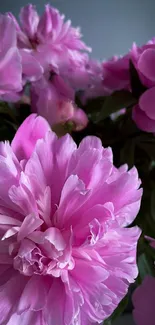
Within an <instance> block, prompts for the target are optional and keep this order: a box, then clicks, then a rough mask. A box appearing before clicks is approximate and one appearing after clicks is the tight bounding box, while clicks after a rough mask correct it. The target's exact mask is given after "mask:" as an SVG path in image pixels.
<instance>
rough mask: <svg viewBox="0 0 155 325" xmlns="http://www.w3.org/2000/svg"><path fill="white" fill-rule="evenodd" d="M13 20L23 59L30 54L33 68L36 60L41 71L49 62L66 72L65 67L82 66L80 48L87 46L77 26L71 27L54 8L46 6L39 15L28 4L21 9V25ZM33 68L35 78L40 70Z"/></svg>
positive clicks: (81, 51)
mask: <svg viewBox="0 0 155 325" xmlns="http://www.w3.org/2000/svg"><path fill="white" fill-rule="evenodd" d="M10 15H11V14H10ZM11 16H12V15H11ZM12 17H13V16H12ZM13 19H14V22H15V25H16V29H17V37H18V47H19V49H21V50H22V54H23V60H24V59H25V61H26V62H27V60H28V56H29V61H30V64H31V66H32V67H33V66H34V65H35V63H36V62H38V64H39V65H40V66H41V67H42V68H43V69H44V70H46V69H47V70H48V66H49V64H52V65H53V66H55V68H57V69H58V70H59V71H61V72H65V71H66V70H67V71H68V67H72V69H73V68H74V69H75V68H79V69H80V68H81V66H82V65H85V60H86V54H85V53H83V50H84V51H85V50H86V51H89V50H90V49H89V48H88V47H87V46H86V45H85V44H84V42H82V40H81V34H80V30H79V28H73V27H71V21H67V22H64V15H60V13H59V11H58V10H57V9H55V8H53V7H51V6H50V5H46V6H45V11H44V13H43V15H42V16H41V17H39V16H38V13H37V11H36V9H35V6H33V5H32V4H30V5H27V6H26V7H24V8H22V9H21V12H20V22H21V27H20V26H19V24H18V22H17V21H16V19H15V18H14V17H13ZM25 53H26V54H25ZM24 55H26V58H24ZM32 60H33V61H35V62H32ZM25 68H26V64H25ZM35 68H36V73H35V71H34V75H33V77H34V78H35V76H36V75H38V73H39V67H37V66H36V65H35ZM74 69H73V70H74ZM36 79H37V78H36Z"/></svg>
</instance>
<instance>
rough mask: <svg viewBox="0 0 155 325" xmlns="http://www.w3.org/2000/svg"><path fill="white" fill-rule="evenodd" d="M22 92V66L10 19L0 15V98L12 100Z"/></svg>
mask: <svg viewBox="0 0 155 325" xmlns="http://www.w3.org/2000/svg"><path fill="white" fill-rule="evenodd" d="M21 90H22V66H21V58H20V55H19V51H18V49H17V46H16V29H15V26H14V23H13V21H12V19H11V18H9V17H7V16H4V15H0V98H1V99H3V98H5V100H7V99H8V98H9V99H10V100H14V98H15V96H16V95H15V94H16V92H19V91H21Z"/></svg>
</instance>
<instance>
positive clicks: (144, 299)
mask: <svg viewBox="0 0 155 325" xmlns="http://www.w3.org/2000/svg"><path fill="white" fill-rule="evenodd" d="M154 302H155V278H153V277H151V276H146V277H145V279H144V281H143V283H142V284H141V285H140V286H139V287H138V288H137V289H136V290H135V292H134V294H133V305H134V311H133V317H134V320H135V322H136V325H148V324H149V325H154V324H155V312H154Z"/></svg>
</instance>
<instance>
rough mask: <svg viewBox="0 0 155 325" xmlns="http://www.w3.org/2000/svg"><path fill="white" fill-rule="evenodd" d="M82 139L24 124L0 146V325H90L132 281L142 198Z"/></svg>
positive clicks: (132, 174)
mask: <svg viewBox="0 0 155 325" xmlns="http://www.w3.org/2000/svg"><path fill="white" fill-rule="evenodd" d="M139 187H140V180H139V177H138V173H137V170H136V168H135V167H134V168H132V169H131V170H129V171H128V168H127V166H126V165H125V166H122V167H120V168H119V169H117V168H115V167H114V165H113V155H112V151H111V149H110V148H103V147H102V143H101V140H100V139H98V138H96V137H93V136H90V137H86V138H85V139H83V140H82V142H81V143H80V145H79V147H77V146H76V144H75V142H74V141H73V139H72V138H71V136H70V135H68V134H67V135H65V136H64V137H61V138H57V136H56V134H55V133H54V132H52V131H51V129H50V127H49V126H48V124H47V122H46V121H45V120H44V119H43V118H42V117H37V116H36V115H35V114H32V115H30V116H29V117H28V118H27V119H26V120H25V121H24V123H23V124H22V125H21V127H20V128H19V129H18V131H17V133H16V135H15V138H14V140H13V142H12V144H11V146H10V144H9V143H8V142H6V143H3V142H1V143H0V236H1V238H0V239H1V240H0V311H1V312H0V324H1V325H15V324H16V325H20V324H22V325H64V324H66V325H80V324H81V325H91V324H97V323H98V324H99V323H101V322H102V321H103V320H105V319H106V318H108V317H109V316H110V315H111V313H112V312H113V311H114V310H115V308H116V307H117V306H118V304H119V302H120V301H121V300H122V298H123V297H124V296H125V295H126V293H127V291H128V287H129V285H130V283H133V282H134V280H135V278H136V277H137V274H138V269H137V265H136V249H137V242H138V239H139V236H140V233H141V232H140V229H139V228H138V227H130V228H126V226H128V225H130V224H131V223H132V222H133V221H134V219H135V217H136V215H137V213H138V210H139V207H140V202H141V195H142V190H141V189H139Z"/></svg>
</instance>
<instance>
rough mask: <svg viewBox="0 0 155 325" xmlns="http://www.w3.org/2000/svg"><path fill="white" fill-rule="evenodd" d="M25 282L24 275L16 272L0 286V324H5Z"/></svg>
mask: <svg viewBox="0 0 155 325" xmlns="http://www.w3.org/2000/svg"><path fill="white" fill-rule="evenodd" d="M26 282H27V279H26V278H25V277H23V276H21V275H17V274H16V276H14V277H12V278H10V279H9V281H8V282H7V283H5V284H4V285H3V286H1V287H0V324H3V323H5V324H7V320H8V318H9V316H10V315H11V314H10V313H11V311H12V309H13V307H14V306H16V304H17V303H18V300H19V298H20V295H21V292H22V290H23V288H24V286H25V284H26Z"/></svg>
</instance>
